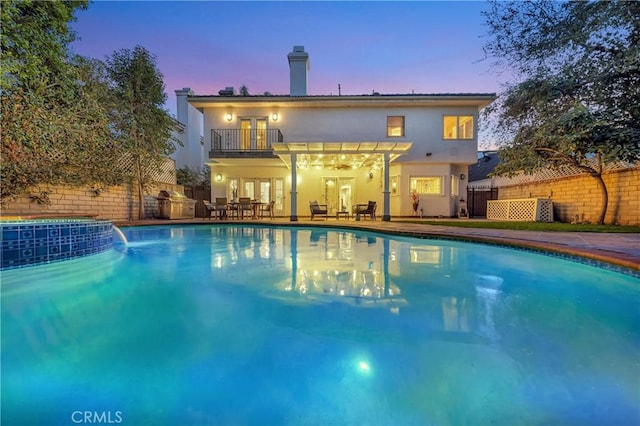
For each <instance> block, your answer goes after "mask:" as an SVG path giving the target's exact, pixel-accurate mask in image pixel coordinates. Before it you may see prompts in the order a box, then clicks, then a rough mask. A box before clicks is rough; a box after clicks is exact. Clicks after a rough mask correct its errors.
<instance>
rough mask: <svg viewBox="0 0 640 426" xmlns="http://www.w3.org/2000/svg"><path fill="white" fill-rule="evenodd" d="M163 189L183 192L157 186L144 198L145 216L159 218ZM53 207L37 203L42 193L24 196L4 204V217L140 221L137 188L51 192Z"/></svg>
mask: <svg viewBox="0 0 640 426" xmlns="http://www.w3.org/2000/svg"><path fill="white" fill-rule="evenodd" d="M162 189H167V190H173V191H178V192H183V187H182V185H172V184H167V183H156V184H154V185H153V186H152V187H151V188H149V190H148V191H147V195H146V196H145V214H146V216H147V218H152V217H154V216H157V214H158V202H157V200H156V198H155V197H156V196H157V195H158V193H159V192H160V190H162ZM47 192H48V198H49V201H50V203H49V204H46V203H43V202H41V201H39V200H38V196H39V195H40V194H39V191H34V192H32V193H30V194H25V195H23V196H21V197H19V198H17V199H15V200H13V201H11V202H9V203H6V205H5V203H3V204H2V215H3V216H10V215H23V216H25V215H56V216H57V215H73V216H83V215H86V216H96V217H97V218H98V219H111V220H116V221H117V220H133V219H137V218H138V196H137V192H136V189H135V188H131V187H130V186H129V185H127V186H112V187H109V188H106V189H101V190H100V191H98V192H96V191H94V190H93V189H91V188H70V187H63V186H61V187H53V188H50V189H49V190H48V191H47Z"/></svg>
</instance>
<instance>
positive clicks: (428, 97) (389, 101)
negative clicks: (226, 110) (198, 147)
mask: <svg viewBox="0 0 640 426" xmlns="http://www.w3.org/2000/svg"><path fill="white" fill-rule="evenodd" d="M496 97H497V96H496V94H495V93H439V94H395V95H393V94H392V95H378V94H374V95H344V96H342V95H341V96H333V95H314V96H289V95H269V96H264V95H260V96H219V95H192V96H188V97H187V101H188V102H189V103H190V104H191V105H192V106H194V107H196V108H203V107H214V106H238V107H240V106H245V107H246V106H253V107H256V106H267V105H273V104H279V105H281V106H289V105H290V106H297V107H301V106H343V105H345V104H352V105H353V104H356V105H371V106H408V105H413V106H431V105H437V106H444V105H455V106H479V107H484V106H487V105H489V104H490V103H491V102H493V101H494V100H495V99H496Z"/></svg>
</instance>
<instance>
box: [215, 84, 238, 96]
mask: <svg viewBox="0 0 640 426" xmlns="http://www.w3.org/2000/svg"><path fill="white" fill-rule="evenodd" d="M235 94H236V89H234V88H233V86H231V87H229V86H227V87H225V88H224V89H220V90H218V95H220V96H235Z"/></svg>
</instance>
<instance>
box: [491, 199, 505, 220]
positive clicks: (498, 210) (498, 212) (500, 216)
mask: <svg viewBox="0 0 640 426" xmlns="http://www.w3.org/2000/svg"><path fill="white" fill-rule="evenodd" d="M508 218H509V203H505V202H501V201H488V202H487V219H491V220H507V219H508Z"/></svg>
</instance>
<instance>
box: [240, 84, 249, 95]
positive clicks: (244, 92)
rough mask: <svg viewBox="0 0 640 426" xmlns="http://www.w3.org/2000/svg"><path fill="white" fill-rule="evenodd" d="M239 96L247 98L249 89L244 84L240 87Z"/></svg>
mask: <svg viewBox="0 0 640 426" xmlns="http://www.w3.org/2000/svg"><path fill="white" fill-rule="evenodd" d="M240 96H249V88H248V87H247V85H246V84H243V85H242V86H240Z"/></svg>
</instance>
